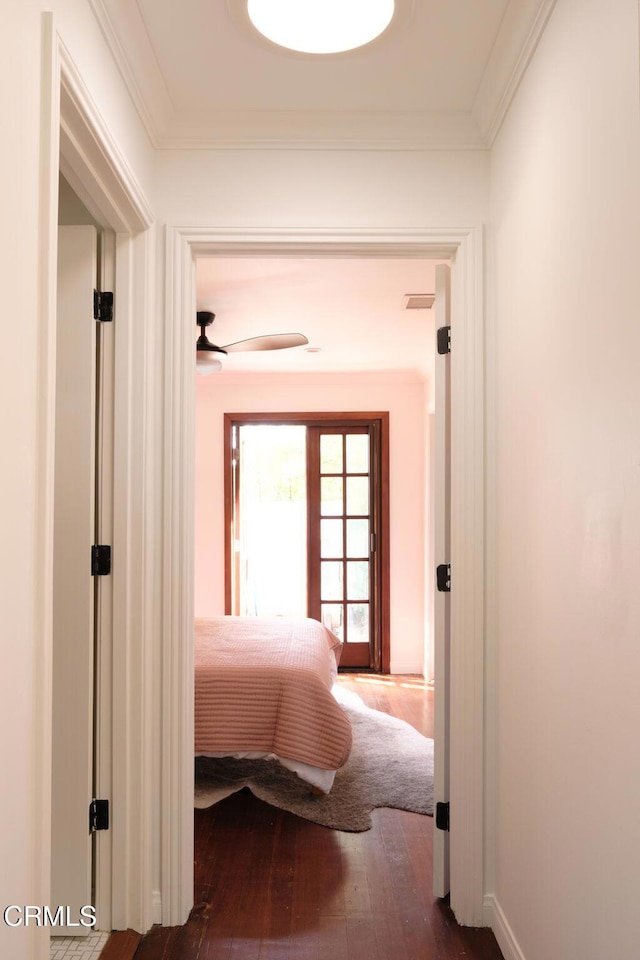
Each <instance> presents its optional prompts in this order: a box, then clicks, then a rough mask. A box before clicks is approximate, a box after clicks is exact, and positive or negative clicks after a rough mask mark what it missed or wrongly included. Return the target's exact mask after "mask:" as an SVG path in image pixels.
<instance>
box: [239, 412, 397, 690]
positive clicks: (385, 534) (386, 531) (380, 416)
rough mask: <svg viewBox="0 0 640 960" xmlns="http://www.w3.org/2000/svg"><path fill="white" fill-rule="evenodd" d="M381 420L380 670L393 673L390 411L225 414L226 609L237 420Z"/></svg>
mask: <svg viewBox="0 0 640 960" xmlns="http://www.w3.org/2000/svg"><path fill="white" fill-rule="evenodd" d="M374 421H375V422H378V423H379V424H380V504H379V510H380V517H379V522H380V585H379V590H380V597H379V610H378V616H379V629H380V638H379V644H380V650H379V653H380V672H381V673H389V672H390V670H391V627H390V625H391V611H390V599H391V591H390V576H391V570H390V562H389V557H390V550H389V541H390V527H389V413H388V412H387V411H384V412H375V413H370V412H362V411H358V412H352V411H347V412H342V413H338V412H336V411H333V412H330V413H326V412H308V413H303V412H296V413H225V415H224V428H223V437H224V511H225V524H224V533H225V536H224V570H225V612H226V613H228V614H229V613H231V611H232V608H233V602H232V596H231V583H230V579H229V575H228V574H229V570H230V569H231V556H232V553H231V552H232V545H233V531H232V529H231V517H232V515H233V491H232V489H231V456H232V447H231V431H232V428H233V427H234V426H235V425H237V424H245V423H265V424H267V423H273V424H300V423H305V424H306V423H308V424H312V425H313V426H314V427H323V426H326V427H334V426H336V425H337V424H339V425H340V426H349V425H353V426H362V424H363V423H372V422H374Z"/></svg>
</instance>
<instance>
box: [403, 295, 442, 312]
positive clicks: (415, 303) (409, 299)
mask: <svg viewBox="0 0 640 960" xmlns="http://www.w3.org/2000/svg"><path fill="white" fill-rule="evenodd" d="M435 299H436V296H435V294H434V293H405V295H404V297H403V298H402V306H403V308H404V309H405V310H430V309H431V307H432V306H433V304H434V301H435Z"/></svg>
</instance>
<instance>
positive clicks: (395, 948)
mask: <svg viewBox="0 0 640 960" xmlns="http://www.w3.org/2000/svg"><path fill="white" fill-rule="evenodd" d="M339 682H340V684H341V686H343V687H345V688H347V689H350V690H353V691H354V692H356V693H358V694H359V696H361V697H362V698H363V700H365V701H366V703H367V704H368V705H369V706H371V707H374V708H375V709H378V710H385V711H387V712H389V713H392V714H394V715H395V716H398V717H400V718H402V719H404V720H406V721H407V722H409V723H411V724H413V725H414V726H415V727H417V728H418V729H419V730H420V731H421V732H422V733H424V734H425V735H426V736H431V735H432V730H433V690H432V688H430V687H429V686H428V685H427V684H425V683H424V681H423V680H422V679H421V678H416V677H397V676H393V677H386V676H376V675H372V674H368V675H367V674H343V675H341V676H340V679H339ZM432 828H433V820H432V819H431V818H430V817H423V816H419V815H417V814H412V813H406V812H403V811H400V810H389V809H384V810H377V811H375V812H374V814H373V828H372V829H371V830H370V831H367V832H365V833H341V832H337V831H332V830H328V829H326V828H325V827H321V826H318V825H316V824H313V823H310V822H308V821H305V820H301V819H298V818H296V817H294V816H292V815H291V814H288V813H284V812H282V811H280V810H277V809H275V808H273V807H270V806H268V805H267V804H264V803H262V802H261V801H260V800H257V799H255V798H254V797H253V796H252V795H251V794H250V793H249V792H242V793H240V794H235V795H233V796H231V797H228V798H227V799H226V800H224V801H222V802H221V803H219V804H217V805H216V806H214V807H212V808H210V809H208V810H196V825H195V848H196V864H195V907H194V909H193V910H192V912H191V916H190V918H189V921H188V923H187V924H186V925H185V926H184V927H174V928H171V929H164V928H156V929H154V930H152V931H151V932H150V933H149V934H147V936H145V937H143V939H142V941H141V943H140V946H139V947H138V950H137V953H136V954H135V960H222V958H225V960H227V958H228V960H232V958H233V960H283V958H291V960H294V958H295V960H323V958H325V957H327V958H329V957H330V958H331V960H436V958H437V960H449V958H451V960H452V958H457V957H465V960H501V957H502V954H501V953H500V950H499V949H498V946H497V944H496V941H495V938H494V936H493V933H491V931H490V930H488V929H484V930H475V929H470V928H463V927H459V926H458V925H457V924H456V922H455V920H454V918H453V914H452V912H451V910H450V909H449V907H448V906H447V905H446V904H445V903H442V902H440V901H438V900H433V898H432V896H431V893H430V890H431V835H432ZM114 958H115V954H114Z"/></svg>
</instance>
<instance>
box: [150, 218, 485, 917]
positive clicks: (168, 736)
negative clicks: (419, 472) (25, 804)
mask: <svg viewBox="0 0 640 960" xmlns="http://www.w3.org/2000/svg"><path fill="white" fill-rule="evenodd" d="M374 213H375V210H374ZM198 256H213V257H247V256H255V257H292V256H293V257H296V256H300V257H331V258H336V257H343V258H358V257H369V258H370V257H384V258H390V257H401V258H422V259H424V258H425V257H426V258H432V259H438V260H442V259H449V260H451V262H452V270H451V280H452V303H451V311H452V325H453V329H454V334H453V341H454V350H453V354H452V358H451V366H452V474H453V476H452V494H451V521H452V544H451V551H452V552H451V559H452V564H453V569H454V571H455V574H454V576H455V588H454V590H453V591H452V594H451V619H452V624H451V630H452V638H451V693H450V696H451V798H450V803H451V819H452V822H453V823H454V824H455V829H454V830H453V831H452V833H451V897H450V902H451V906H452V908H453V911H454V913H455V915H456V918H457V919H458V921H459V922H460V923H462V924H466V925H470V926H482V925H483V924H484V923H486V915H485V913H484V903H483V901H484V839H485V834H484V829H485V821H484V756H485V749H484V705H483V698H484V563H485V556H484V554H485V540H484V523H485V512H484V510H485V505H484V403H485V399H484V289H483V276H484V252H483V228H482V226H481V225H477V226H472V227H455V228H450V229H448V228H444V227H443V228H436V229H431V230H429V229H424V230H412V229H409V230H402V229H400V230H398V229H393V230H386V231H385V230H384V229H383V230H369V229H353V230H349V229H344V230H326V229H317V230H304V229H285V230H275V229H267V228H263V227H253V228H252V227H247V228H238V229H228V228H224V227H212V226H202V225H195V224H194V225H186V226H184V225H183V226H179V225H174V226H171V225H169V226H168V227H167V231H166V279H167V286H166V296H165V328H164V349H165V354H164V356H165V358H166V367H165V376H164V405H163V407H162V409H156V410H154V411H152V412H151V415H152V416H153V415H155V418H156V429H157V430H158V431H159V432H161V434H162V436H163V441H164V447H163V485H162V490H163V492H164V501H163V513H162V522H161V527H162V530H163V554H162V564H163V571H164V577H163V583H162V595H163V603H164V611H163V618H162V630H163V634H162V652H161V657H162V662H163V663H164V664H166V665H167V667H168V668H167V669H166V670H165V671H163V683H162V692H161V696H162V702H161V706H160V710H161V716H162V736H163V764H162V809H161V811H160V822H161V823H162V854H161V865H162V877H163V890H162V907H163V922H164V923H174V924H175V923H183V922H184V921H185V920H186V918H187V916H188V914H189V910H190V909H191V906H192V905H193V554H194V497H195V476H194V472H195V363H194V355H193V354H194V349H193V347H194V323H193V318H194V316H195V313H196V291H195V258H196V257H198ZM165 917H166V919H164V918H165ZM170 918H171V919H170Z"/></svg>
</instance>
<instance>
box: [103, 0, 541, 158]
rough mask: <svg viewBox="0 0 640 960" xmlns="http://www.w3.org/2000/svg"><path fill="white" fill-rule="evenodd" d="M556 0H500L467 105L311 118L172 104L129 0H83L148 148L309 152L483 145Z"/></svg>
mask: <svg viewBox="0 0 640 960" xmlns="http://www.w3.org/2000/svg"><path fill="white" fill-rule="evenodd" d="M555 2H556V0H511V2H510V3H509V4H508V5H507V9H506V12H505V15H504V17H503V20H502V23H501V25H500V29H499V31H498V36H497V38H496V41H495V43H494V45H493V49H492V51H491V55H490V57H489V60H488V62H487V65H486V67H485V70H484V75H483V77H482V81H481V83H480V85H479V88H478V91H477V94H476V97H475V100H474V103H473V106H472V108H471V110H469V111H462V112H459V113H442V114H438V113H428V112H426V111H419V110H407V111H368V112H367V111H335V110H334V111H331V110H327V111H314V112H313V115H312V116H311V117H310V116H309V114H308V113H305V112H302V111H287V110H284V111H277V110H266V111H255V110H254V111H247V110H241V111H236V112H233V111H223V110H212V111H206V110H205V111H191V112H188V111H178V110H176V109H175V108H174V106H173V104H172V102H171V98H170V96H169V93H168V90H167V86H166V82H165V79H164V77H163V75H162V71H161V69H160V66H159V64H158V61H157V58H156V55H155V52H154V50H153V47H152V44H151V42H150V40H149V36H148V34H147V31H146V28H145V25H144V21H143V19H142V17H141V15H140V11H139V9H138V7H137V5H136V4H123V3H116V2H114V0H89V3H90V5H91V7H92V9H93V12H94V14H95V17H96V20H97V22H98V24H99V26H100V29H101V30H102V33H103V36H104V38H105V40H106V43H107V45H108V47H109V49H110V51H111V54H112V56H113V58H114V61H115V63H116V65H117V67H118V69H119V71H120V74H121V76H122V78H123V80H124V82H125V84H126V86H127V88H128V90H129V91H130V92H131V96H132V99H133V102H134V104H135V106H136V109H137V110H138V113H139V115H140V119H141V120H142V123H143V124H144V127H145V129H146V131H147V133H148V135H149V138H150V140H151V142H152V144H153V146H154V147H156V148H157V149H161V150H179V149H183V150H316V151H317V150H402V151H413V150H487V149H490V148H491V146H492V144H493V142H494V140H495V137H496V136H497V134H498V131H499V130H500V127H501V125H502V122H503V120H504V118H505V116H506V114H507V111H508V110H509V107H510V105H511V101H512V100H513V97H514V96H515V93H516V91H517V89H518V86H519V84H520V81H521V79H522V77H523V76H524V73H525V71H526V69H527V67H528V65H529V62H530V60H531V57H532V56H533V53H534V51H535V49H536V46H537V44H538V41H539V39H540V37H541V35H542V33H543V31H544V28H545V26H546V23H547V20H548V19H549V16H550V15H551V12H552V10H553V7H554V5H555ZM265 42H266V43H268V41H265ZM292 55H293V54H292ZM351 55H353V54H351Z"/></svg>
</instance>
